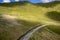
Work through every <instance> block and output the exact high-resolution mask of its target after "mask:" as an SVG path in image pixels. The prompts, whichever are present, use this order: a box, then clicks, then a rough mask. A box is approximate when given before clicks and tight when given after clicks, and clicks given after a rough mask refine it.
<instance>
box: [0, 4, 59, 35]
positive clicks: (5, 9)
mask: <svg viewBox="0 0 60 40" xmlns="http://www.w3.org/2000/svg"><path fill="white" fill-rule="evenodd" d="M55 4H56V5H55ZM55 4H54V3H52V4H48V5H46V4H45V5H46V6H42V5H43V4H42V5H41V6H40V5H34V4H30V3H26V4H20V3H12V4H4V5H0V14H9V15H13V16H16V17H17V18H18V19H19V20H20V19H21V20H25V21H28V22H25V25H26V26H25V27H24V29H21V30H20V31H23V30H27V29H28V28H29V27H31V26H34V25H35V24H39V23H41V24H60V23H57V21H54V20H52V19H49V18H48V17H46V14H47V13H48V12H51V11H56V12H59V13H60V3H55ZM49 5H53V6H52V7H49ZM47 6H48V7H47ZM30 22H31V23H30ZM33 23H35V24H33ZM27 25H28V26H27ZM18 28H19V27H18ZM18 28H17V30H16V32H17V31H19V29H18ZM58 28H59V27H57V29H58ZM13 29H14V28H13ZM15 29H16V28H15ZM15 29H14V30H15ZM51 29H52V28H51ZM53 29H54V28H53ZM59 30H60V29H59ZM54 31H55V30H54ZM12 32H13V31H12ZM13 33H14V32H13ZM11 34H12V33H11ZM14 35H15V34H14Z"/></svg>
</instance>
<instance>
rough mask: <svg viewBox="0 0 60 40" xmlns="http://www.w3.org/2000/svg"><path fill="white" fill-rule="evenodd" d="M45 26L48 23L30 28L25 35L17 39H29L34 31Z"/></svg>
mask: <svg viewBox="0 0 60 40" xmlns="http://www.w3.org/2000/svg"><path fill="white" fill-rule="evenodd" d="M45 26H47V25H46V24H45V25H38V26H36V27H34V28H32V29H30V30H29V31H27V32H26V33H25V34H24V35H22V36H21V37H19V39H17V40H29V38H30V37H31V36H32V35H33V33H34V32H36V31H37V30H39V29H41V28H43V27H45Z"/></svg>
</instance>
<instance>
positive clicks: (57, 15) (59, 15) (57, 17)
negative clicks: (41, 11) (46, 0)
mask: <svg viewBox="0 0 60 40" xmlns="http://www.w3.org/2000/svg"><path fill="white" fill-rule="evenodd" d="M46 16H47V17H48V18H50V19H53V20H55V21H58V22H60V13H59V12H56V11H52V12H48V13H47V14H46Z"/></svg>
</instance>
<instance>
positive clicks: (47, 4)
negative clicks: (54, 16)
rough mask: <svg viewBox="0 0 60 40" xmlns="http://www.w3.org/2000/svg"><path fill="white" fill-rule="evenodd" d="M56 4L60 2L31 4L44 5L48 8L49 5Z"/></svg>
mask: <svg viewBox="0 0 60 40" xmlns="http://www.w3.org/2000/svg"><path fill="white" fill-rule="evenodd" d="M57 4H60V2H50V3H38V4H33V5H36V6H37V7H40V6H42V7H46V8H49V7H54V6H56V5H57Z"/></svg>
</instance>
